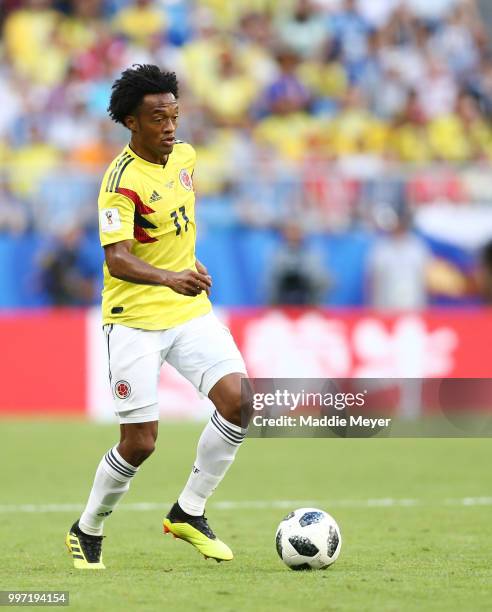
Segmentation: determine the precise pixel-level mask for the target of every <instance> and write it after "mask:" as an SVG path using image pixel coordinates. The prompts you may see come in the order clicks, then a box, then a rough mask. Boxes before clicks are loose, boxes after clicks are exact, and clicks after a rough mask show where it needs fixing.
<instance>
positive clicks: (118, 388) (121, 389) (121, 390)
mask: <svg viewBox="0 0 492 612" xmlns="http://www.w3.org/2000/svg"><path fill="white" fill-rule="evenodd" d="M114 392H115V393H116V397H119V398H120V399H126V398H127V397H130V393H131V392H132V388H131V387H130V383H129V382H127V381H126V380H119V381H118V382H117V383H116V384H115V386H114Z"/></svg>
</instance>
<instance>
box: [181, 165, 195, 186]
mask: <svg viewBox="0 0 492 612" xmlns="http://www.w3.org/2000/svg"><path fill="white" fill-rule="evenodd" d="M179 182H180V183H181V185H183V187H184V188H185V189H187V190H188V191H191V190H192V189H193V182H192V180H191V176H190V175H189V173H188V170H186V169H185V168H183V169H182V170H180V172H179Z"/></svg>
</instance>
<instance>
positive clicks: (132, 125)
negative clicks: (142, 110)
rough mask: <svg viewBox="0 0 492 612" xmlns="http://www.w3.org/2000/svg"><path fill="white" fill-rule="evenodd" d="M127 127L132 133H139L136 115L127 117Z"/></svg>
mask: <svg viewBox="0 0 492 612" xmlns="http://www.w3.org/2000/svg"><path fill="white" fill-rule="evenodd" d="M125 126H126V127H127V128H128V129H129V130H130V132H136V131H137V127H138V126H137V118H136V117H135V116H134V115H127V116H126V117H125Z"/></svg>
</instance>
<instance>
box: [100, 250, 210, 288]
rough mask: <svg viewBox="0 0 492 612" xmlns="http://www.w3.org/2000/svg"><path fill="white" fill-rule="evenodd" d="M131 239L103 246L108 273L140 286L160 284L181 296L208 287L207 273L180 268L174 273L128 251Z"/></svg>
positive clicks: (208, 278) (208, 277)
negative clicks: (179, 270)
mask: <svg viewBox="0 0 492 612" xmlns="http://www.w3.org/2000/svg"><path fill="white" fill-rule="evenodd" d="M132 244H133V240H122V241H120V242H114V243H112V244H107V245H106V246H105V247H104V254H105V258H106V265H107V266H108V271H109V273H110V274H111V276H114V277H115V278H119V279H120V280H124V281H127V282H129V283H137V284H140V285H163V286H165V287H169V288H170V289H172V290H173V291H175V292H176V293H181V294H182V295H188V296H196V295H199V294H200V293H201V292H202V291H206V292H207V293H208V290H209V289H210V287H211V285H212V280H211V278H210V276H209V275H208V274H203V273H200V272H195V271H194V270H183V271H182V272H173V271H172V270H162V269H161V268H156V267H155V266H152V265H150V264H148V263H147V262H145V261H143V259H140V258H139V257H136V256H135V255H133V253H132V252H131V248H132Z"/></svg>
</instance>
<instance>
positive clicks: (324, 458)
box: [0, 421, 492, 612]
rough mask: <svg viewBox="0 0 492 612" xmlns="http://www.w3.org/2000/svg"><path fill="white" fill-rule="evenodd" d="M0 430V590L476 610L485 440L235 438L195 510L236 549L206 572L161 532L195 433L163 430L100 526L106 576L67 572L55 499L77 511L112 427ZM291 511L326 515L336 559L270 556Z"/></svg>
mask: <svg viewBox="0 0 492 612" xmlns="http://www.w3.org/2000/svg"><path fill="white" fill-rule="evenodd" d="M0 429H1V432H2V447H1V448H2V453H1V456H2V461H1V463H2V469H1V474H2V476H1V487H0V543H1V551H2V561H1V569H0V589H4V590H7V589H12V590H14V589H15V590H22V589H29V590H39V589H44V590H68V591H69V592H70V609H71V610H101V611H102V610H104V611H112V610H118V611H122V610H132V611H133V610H138V611H140V610H163V609H164V610H166V609H167V610H175V609H181V610H184V611H188V610H193V611H194V610H197V611H202V610H203V611H208V610H210V611H212V610H214V611H217V612H222V611H242V610H248V611H250V610H251V611H254V612H263V611H264V610H268V611H269V612H271V611H276V610H283V611H286V610H287V611H291V610H292V611H298V610H303V611H306V610H317V611H324V610H326V611H329V610H341V611H344V610H354V611H363V610H368V611H373V610H374V611H378V612H379V611H386V610H388V611H390V610H391V611H395V612H401V611H406V610H419V611H421V610H424V611H434V610H446V611H449V610H460V611H463V610H474V611H475V610H485V609H490V606H491V601H492V588H491V585H492V563H491V550H492V529H491V511H492V507H491V505H490V502H491V497H490V496H491V495H492V491H491V483H492V480H491V478H490V450H491V443H490V440H483V439H474V440H459V439H454V440H433V439H427V440H412V439H402V440H397V439H369V440H341V439H335V440H322V439H315V440H302V439H290V440H285V439H284V440H271V439H270V440H269V439H251V440H247V441H246V443H245V444H244V447H243V448H242V449H241V450H240V452H239V455H238V458H237V460H236V463H235V465H234V466H233V467H232V468H231V470H230V472H229V473H228V474H227V476H226V479H225V480H224V482H223V483H222V485H221V486H220V488H219V489H218V490H217V492H216V493H215V495H214V496H213V498H212V499H211V501H210V503H209V507H208V512H207V514H208V517H209V520H210V523H211V525H212V527H213V528H214V530H215V531H216V532H217V534H218V535H219V537H221V538H222V539H224V540H225V541H226V542H228V543H229V544H230V545H231V547H232V548H233V550H234V553H235V559H234V561H232V562H231V563H222V564H217V563H215V562H214V561H212V560H208V561H205V560H204V559H203V558H202V557H201V556H200V555H199V554H198V553H197V552H196V551H195V550H194V549H193V548H192V547H191V546H189V545H187V544H185V543H184V542H180V541H174V540H173V539H172V538H171V537H170V536H169V535H167V536H164V535H163V534H162V531H161V520H162V516H163V514H164V513H165V511H166V509H167V506H166V504H167V503H168V502H172V501H174V500H175V499H176V497H177V494H178V492H179V491H180V488H181V486H182V485H183V483H184V482H185V479H186V477H187V475H188V471H189V469H190V467H191V465H192V461H193V457H194V450H195V444H196V440H197V437H198V435H199V432H200V429H201V426H200V425H199V424H174V423H165V422H164V423H161V431H160V438H159V441H158V448H157V450H156V452H155V453H154V455H153V456H152V457H151V458H150V459H149V460H148V462H147V464H145V465H144V466H143V468H142V470H141V471H140V473H139V474H138V476H137V477H136V478H135V480H134V482H133V484H132V488H131V490H130V492H129V494H128V495H127V496H126V498H125V499H124V501H123V503H122V505H121V506H120V507H119V508H118V509H117V510H116V511H115V513H114V515H113V516H112V517H111V518H110V519H109V520H108V521H107V523H106V529H105V534H106V535H107V539H106V540H105V543H104V561H105V563H106V566H107V568H108V569H107V570H106V571H103V572H80V571H76V570H74V569H73V567H72V563H71V559H70V558H69V555H68V554H67V552H66V550H65V546H64V536H65V532H66V530H67V528H68V527H70V525H71V523H72V522H73V520H74V519H76V518H77V517H78V514H79V512H78V510H77V509H67V508H65V507H64V506H65V505H67V504H75V505H77V504H83V503H84V502H85V499H86V497H87V495H88V492H89V488H90V485H91V482H92V477H93V473H94V470H95V468H96V465H97V463H98V461H99V459H100V457H101V456H102V454H103V453H104V452H105V451H106V450H107V448H108V447H109V446H110V445H112V444H113V443H114V442H115V440H116V436H117V427H116V426H99V425H93V424H88V423H79V422H74V423H67V422H46V421H43V422H30V421H26V422H13V421H3V422H0ZM463 498H469V499H468V500H465V501H463ZM477 498H479V499H477ZM289 500H292V504H290V502H289ZM405 500H410V501H405ZM226 502H231V504H227V503H226ZM282 502H286V503H284V504H283V505H284V506H285V507H282ZM303 502H307V503H315V504H316V505H318V506H321V507H322V508H323V509H325V510H327V511H328V512H330V513H332V514H333V515H334V516H335V518H336V519H337V521H338V522H339V524H340V527H341V530H342V536H343V547H342V551H341V555H340V558H339V560H338V561H337V562H336V563H335V564H334V565H333V566H332V567H331V568H329V569H328V570H327V571H324V572H321V571H318V572H293V571H291V570H289V569H287V568H286V567H285V566H284V565H283V564H282V562H281V561H280V560H279V559H278V557H277V553H276V551H275V545H274V535H275V530H276V527H277V525H278V523H279V521H280V520H281V519H282V517H283V516H284V515H285V514H287V512H288V511H289V510H290V509H293V507H295V506H296V505H300V504H302V503H303ZM138 503H142V504H144V503H147V504H149V505H148V506H142V507H140V509H139V508H138V506H136V504H138ZM27 504H30V505H32V506H30V507H26V505H27ZM45 504H52V505H53V506H51V507H49V508H47V507H45V506H43V505H45ZM156 504H162V509H161V508H160V507H157V506H156ZM306 505H307V504H306ZM261 506H263V507H261Z"/></svg>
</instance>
